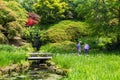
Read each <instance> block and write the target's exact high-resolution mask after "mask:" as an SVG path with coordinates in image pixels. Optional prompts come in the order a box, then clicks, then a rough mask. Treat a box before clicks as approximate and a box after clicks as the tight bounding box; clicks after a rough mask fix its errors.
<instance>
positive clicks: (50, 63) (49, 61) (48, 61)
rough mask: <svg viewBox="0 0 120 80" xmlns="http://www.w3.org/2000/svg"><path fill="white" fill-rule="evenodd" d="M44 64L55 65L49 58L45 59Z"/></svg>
mask: <svg viewBox="0 0 120 80" xmlns="http://www.w3.org/2000/svg"><path fill="white" fill-rule="evenodd" d="M46 64H47V65H48V66H55V63H54V62H52V61H51V60H47V61H46Z"/></svg>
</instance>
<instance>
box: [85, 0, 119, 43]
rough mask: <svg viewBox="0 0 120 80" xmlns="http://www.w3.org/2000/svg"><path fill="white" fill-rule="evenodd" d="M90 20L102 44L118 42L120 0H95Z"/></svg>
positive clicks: (89, 16)
mask: <svg viewBox="0 0 120 80" xmlns="http://www.w3.org/2000/svg"><path fill="white" fill-rule="evenodd" d="M91 6H92V8H91V10H90V11H91V12H90V14H88V16H87V17H88V20H89V23H90V24H91V26H92V27H91V28H92V29H93V34H97V36H98V41H99V42H100V43H101V44H102V45H108V44H113V43H118V37H119V34H120V32H119V30H120V27H119V26H118V25H119V24H120V23H119V6H120V1H119V0H112V1H109V0H95V1H93V2H92V5H91Z"/></svg>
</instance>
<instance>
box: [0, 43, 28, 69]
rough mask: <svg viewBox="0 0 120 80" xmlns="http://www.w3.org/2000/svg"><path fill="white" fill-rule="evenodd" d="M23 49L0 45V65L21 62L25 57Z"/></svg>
mask: <svg viewBox="0 0 120 80" xmlns="http://www.w3.org/2000/svg"><path fill="white" fill-rule="evenodd" d="M26 57H27V56H26V53H25V50H22V49H21V48H17V47H14V46H9V45H0V67H4V66H7V65H11V64H17V63H21V61H25V59H26Z"/></svg>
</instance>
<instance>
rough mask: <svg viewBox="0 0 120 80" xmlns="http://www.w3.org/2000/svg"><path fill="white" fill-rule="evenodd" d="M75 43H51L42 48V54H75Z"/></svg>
mask: <svg viewBox="0 0 120 80" xmlns="http://www.w3.org/2000/svg"><path fill="white" fill-rule="evenodd" d="M75 45H76V44H75V43H74V42H71V41H64V42H61V43H50V44H46V45H44V46H42V47H41V50H40V51H41V52H51V53H75V52H76V47H75Z"/></svg>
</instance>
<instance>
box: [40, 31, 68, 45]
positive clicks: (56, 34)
mask: <svg viewBox="0 0 120 80" xmlns="http://www.w3.org/2000/svg"><path fill="white" fill-rule="evenodd" d="M41 40H42V42H43V43H47V42H52V43H55V42H61V41H65V40H68V36H67V34H66V33H65V31H64V30H62V29H49V30H47V31H46V32H44V33H43V34H42V35H41Z"/></svg>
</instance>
